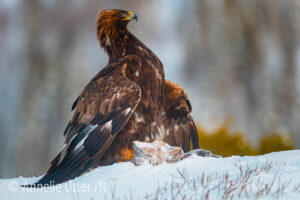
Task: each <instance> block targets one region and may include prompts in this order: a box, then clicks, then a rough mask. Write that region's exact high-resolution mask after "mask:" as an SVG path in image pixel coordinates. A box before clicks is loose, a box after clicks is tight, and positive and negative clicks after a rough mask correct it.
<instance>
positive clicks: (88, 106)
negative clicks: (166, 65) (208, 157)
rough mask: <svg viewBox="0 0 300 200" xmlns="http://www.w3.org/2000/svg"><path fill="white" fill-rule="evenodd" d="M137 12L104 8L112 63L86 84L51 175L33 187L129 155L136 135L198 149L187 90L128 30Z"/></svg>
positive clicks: (101, 25) (103, 32) (104, 40)
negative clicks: (167, 74)
mask: <svg viewBox="0 0 300 200" xmlns="http://www.w3.org/2000/svg"><path fill="white" fill-rule="evenodd" d="M133 19H137V17H136V15H135V14H133V13H132V12H127V11H123V10H103V11H102V12H100V14H99V16H98V19H97V29H96V33H97V38H98V40H99V43H100V46H101V47H102V48H103V49H104V50H105V51H106V52H107V54H108V56H109V62H108V64H107V66H106V67H105V68H104V69H102V70H101V71H100V72H99V73H98V74H97V75H96V76H95V77H94V78H93V79H92V80H91V81H90V82H89V83H88V85H87V86H86V87H85V88H84V90H83V92H82V93H81V94H80V95H79V96H78V98H77V99H76V101H75V102H74V104H73V105H72V110H74V115H73V117H72V119H71V120H70V122H69V124H68V125H67V127H66V130H65V132H64V136H65V137H66V139H65V146H64V148H63V150H62V151H61V152H60V153H59V154H58V156H57V157H56V158H55V159H54V160H53V161H52V162H51V167H50V169H49V170H48V171H47V173H46V175H45V176H44V177H43V178H42V179H41V180H39V181H38V182H37V183H35V184H33V185H29V186H35V187H38V186H46V185H48V184H58V183H62V182H65V181H67V180H70V179H73V178H75V177H77V176H80V175H81V174H83V173H85V172H86V171H88V170H90V169H92V168H94V167H97V166H100V165H107V164H112V163H114V162H119V161H123V160H129V159H130V158H131V156H132V153H133V150H132V147H131V143H132V141H134V140H140V141H154V140H156V139H162V140H165V141H169V143H170V144H171V145H177V146H182V147H183V148H184V150H186V151H187V150H188V149H189V137H190V136H193V137H192V139H194V140H197V141H194V142H193V146H194V148H198V146H199V145H198V139H197V138H195V137H196V136H195V135H196V134H197V132H196V129H195V126H194V123H193V120H192V118H191V116H190V111H191V106H190V103H189V101H188V99H187V97H186V95H185V94H184V92H183V90H182V89H181V88H180V87H179V86H178V85H176V84H173V83H171V82H169V81H165V79H164V71H163V65H162V63H161V62H160V60H159V59H158V57H157V56H156V55H155V54H154V53H153V52H152V51H151V50H150V49H148V48H147V47H146V46H145V45H144V44H143V43H142V42H140V41H139V40H138V39H137V38H136V37H135V36H134V35H133V34H131V33H130V32H129V31H128V30H127V24H128V22H129V21H131V20H133Z"/></svg>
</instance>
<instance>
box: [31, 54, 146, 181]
mask: <svg viewBox="0 0 300 200" xmlns="http://www.w3.org/2000/svg"><path fill="white" fill-rule="evenodd" d="M130 61H131V57H127V58H126V57H125V58H124V59H120V61H119V62H118V63H115V64H112V65H108V66H107V67H106V68H104V69H103V70H102V71H101V72H100V73H99V74H97V75H96V76H95V77H94V78H93V79H92V81H91V82H90V83H89V84H88V85H87V86H86V87H85V89H84V90H83V92H82V94H81V95H80V96H79V97H78V99H77V100H76V103H75V106H74V107H75V108H76V109H75V113H74V115H73V117H72V119H71V121H70V122H69V124H68V126H67V128H66V130H65V132H64V135H65V136H66V140H65V147H64V149H63V150H62V151H61V152H60V154H59V155H58V156H57V157H56V158H55V159H54V160H53V161H52V163H51V165H52V166H51V167H50V169H49V170H48V172H47V174H46V175H45V176H44V177H43V178H42V179H41V180H40V181H39V182H37V183H35V184H34V185H31V186H43V185H46V184H50V183H51V184H58V183H61V182H65V181H67V180H69V179H72V178H75V177H77V176H79V175H81V174H82V173H84V172H86V171H87V170H88V169H89V168H90V167H92V165H93V163H94V161H95V160H96V159H98V158H100V157H101V156H102V155H103V153H104V152H105V151H106V150H107V148H108V147H109V145H110V144H111V143H112V141H113V139H114V137H115V136H116V134H117V133H118V131H119V130H120V129H121V128H122V127H123V126H124V125H125V124H126V122H127V121H128V119H129V118H130V116H131V114H132V113H133V111H134V110H135V109H136V107H137V105H138V103H139V101H140V98H141V90H140V88H139V86H138V85H137V84H135V83H134V82H132V81H130V80H129V79H128V78H127V77H126V75H125V69H126V67H127V65H130V64H131V62H130Z"/></svg>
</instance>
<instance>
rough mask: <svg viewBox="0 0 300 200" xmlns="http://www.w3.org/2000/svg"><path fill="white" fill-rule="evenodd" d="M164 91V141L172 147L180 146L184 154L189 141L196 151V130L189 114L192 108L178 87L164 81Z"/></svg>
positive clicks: (187, 149) (188, 148)
mask: <svg viewBox="0 0 300 200" xmlns="http://www.w3.org/2000/svg"><path fill="white" fill-rule="evenodd" d="M164 91H165V94H164V110H165V114H164V118H163V127H164V130H165V133H166V137H165V139H164V141H165V142H167V143H168V144H170V145H172V146H180V147H182V149H183V150H184V152H188V151H189V150H190V140H191V142H192V145H193V149H198V148H199V139H198V134H197V129H196V126H195V123H194V121H193V118H192V116H191V114H190V113H191V111H192V107H191V104H190V102H189V100H188V98H187V95H186V94H185V93H184V90H183V89H182V88H181V87H180V86H179V85H177V84H175V83H172V82H171V81H168V80H166V81H165V84H164Z"/></svg>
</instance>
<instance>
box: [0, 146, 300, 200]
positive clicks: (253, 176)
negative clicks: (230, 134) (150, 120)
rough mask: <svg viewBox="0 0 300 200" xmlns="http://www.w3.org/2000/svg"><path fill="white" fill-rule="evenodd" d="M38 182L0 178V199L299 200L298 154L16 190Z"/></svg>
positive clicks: (128, 166) (103, 171)
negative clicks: (21, 186)
mask: <svg viewBox="0 0 300 200" xmlns="http://www.w3.org/2000/svg"><path fill="white" fill-rule="evenodd" d="M38 179H39V178H38V177H37V178H23V177H19V178H14V179H1V180H0V194H1V197H0V198H1V199H10V200H11V199H22V200H25V199H30V200H35V199H37V200H40V199H43V200H47V199H51V200H53V199H55V200H59V199H64V200H68V199H70V200H73V199H79V200H85V199H146V197H148V199H155V198H156V197H157V199H185V198H186V199H289V200H293V199H300V150H294V151H284V152H277V153H270V154H267V155H263V156H245V157H239V156H233V157H228V158H202V157H198V156H196V155H193V156H192V157H189V158H186V159H184V160H182V161H179V162H177V163H173V164H167V163H163V164H161V165H158V166H152V165H150V164H147V163H146V164H143V165H141V166H134V165H133V164H132V163H131V162H126V163H118V164H114V165H111V166H106V167H99V168H97V169H95V170H93V171H91V172H89V173H87V174H85V175H83V176H81V177H79V178H76V179H75V180H72V181H69V182H67V183H64V184H60V185H58V186H54V187H47V188H40V189H35V188H20V187H19V185H20V184H24V183H33V182H35V181H37V180H38Z"/></svg>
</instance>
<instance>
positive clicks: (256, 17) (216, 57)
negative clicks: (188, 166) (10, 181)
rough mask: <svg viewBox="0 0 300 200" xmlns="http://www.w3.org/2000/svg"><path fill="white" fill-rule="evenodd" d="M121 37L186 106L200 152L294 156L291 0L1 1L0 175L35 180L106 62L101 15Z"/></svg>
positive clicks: (296, 15) (296, 37)
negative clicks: (108, 14) (123, 24)
mask: <svg viewBox="0 0 300 200" xmlns="http://www.w3.org/2000/svg"><path fill="white" fill-rule="evenodd" d="M107 8H120V9H125V10H130V11H133V12H135V13H136V14H137V15H138V16H139V21H138V22H137V23H135V22H134V23H130V24H129V30H130V31H131V32H133V33H134V34H135V35H136V36H137V37H138V38H140V39H141V40H142V41H143V42H144V43H145V44H146V45H147V46H148V47H149V48H150V49H152V50H153V51H154V52H155V53H156V54H157V55H158V57H159V58H160V59H161V61H162V62H163V63H164V66H165V73H166V78H167V79H170V80H172V81H174V82H176V83H178V84H180V85H182V86H183V87H184V88H185V90H186V92H187V94H188V95H189V98H190V100H191V103H192V105H193V112H192V115H193V117H194V119H195V121H196V122H197V124H198V130H199V136H200V143H201V147H203V148H208V149H210V150H212V151H214V152H215V153H219V154H222V155H225V156H229V155H233V154H239V155H257V154H261V153H267V152H270V151H278V150H285V149H293V148H299V147H300V46H299V41H300V1H298V0H285V1H280V0H251V1H250V0H248V1H238V0H222V1H220V0H201V1H199V0H187V1H181V0H145V1H140V0H127V1H121V0H106V1H100V0H89V1H82V0H64V1H60V0H40V1H38V0H26V1H25V0H23V1H22V0H0V177H3V178H8V177H13V176H19V175H22V176H31V175H40V174H41V173H44V172H45V171H46V169H47V168H48V167H49V163H50V161H51V160H52V159H53V158H54V156H55V155H56V154H57V153H58V152H59V150H60V149H61V148H62V146H63V136H62V133H63V131H64V128H65V126H66V125H67V123H68V120H69V119H70V117H71V115H72V113H71V105H72V103H73V101H74V100H75V99H76V97H77V95H78V94H79V93H80V92H81V91H82V89H83V87H84V86H85V84H87V83H88V81H89V80H90V79H91V78H92V77H93V75H94V74H96V73H97V72H98V71H99V70H101V69H102V68H103V67H104V66H105V65H106V63H107V61H108V59H107V56H106V55H105V54H104V52H103V50H101V49H100V48H99V45H98V42H97V39H96V36H95V20H96V16H97V13H98V11H99V10H101V9H107Z"/></svg>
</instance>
